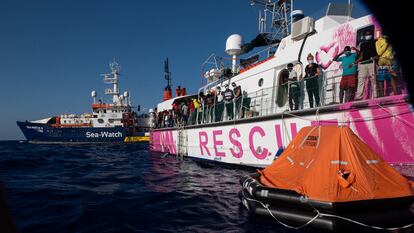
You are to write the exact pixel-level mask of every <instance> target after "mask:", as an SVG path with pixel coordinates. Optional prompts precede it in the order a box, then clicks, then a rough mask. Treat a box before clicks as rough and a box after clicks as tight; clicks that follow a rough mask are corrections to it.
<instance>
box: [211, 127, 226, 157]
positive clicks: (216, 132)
mask: <svg viewBox="0 0 414 233" xmlns="http://www.w3.org/2000/svg"><path fill="white" fill-rule="evenodd" d="M221 135H223V131H222V130H213V144H214V152H215V153H216V156H217V157H226V153H224V152H222V151H218V150H217V146H222V145H223V141H222V140H218V139H217V136H221Z"/></svg>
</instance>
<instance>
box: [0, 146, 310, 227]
mask: <svg viewBox="0 0 414 233" xmlns="http://www.w3.org/2000/svg"><path fill="white" fill-rule="evenodd" d="M0 153H1V157H0V177H1V178H2V179H3V180H4V183H5V189H6V194H7V197H8V205H9V207H10V209H11V212H12V215H13V217H14V219H15V222H16V224H17V226H18V228H19V229H20V230H21V231H22V232H279V233H291V232H295V233H304V232H310V231H305V230H301V231H297V230H290V229H287V228H284V227H282V226H280V225H277V224H275V223H273V222H272V221H271V220H263V219H259V218H256V217H254V216H249V214H248V213H247V211H246V210H245V209H244V207H243V206H242V205H241V204H240V200H239V198H238V192H239V190H240V185H239V178H240V177H241V176H243V175H246V174H249V173H251V172H253V171H254V169H251V168H241V167H235V166H225V165H219V164H216V163H209V162H203V161H195V160H190V159H180V158H176V157H175V156H165V157H163V154H158V153H151V152H149V148H148V145H147V144H125V145H124V144H112V145H111V144H108V145H106V144H96V145H94V144H91V145H81V146H80V145H32V144H24V143H17V142H0Z"/></svg>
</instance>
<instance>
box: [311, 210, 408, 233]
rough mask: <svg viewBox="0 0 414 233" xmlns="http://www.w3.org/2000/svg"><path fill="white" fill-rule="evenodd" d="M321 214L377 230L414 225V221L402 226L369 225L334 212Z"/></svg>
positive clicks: (396, 228)
mask: <svg viewBox="0 0 414 233" xmlns="http://www.w3.org/2000/svg"><path fill="white" fill-rule="evenodd" d="M319 216H321V217H331V218H339V219H342V220H345V221H348V222H352V223H355V224H357V225H361V226H364V227H369V228H373V229H376V230H385V231H395V230H401V229H406V228H409V227H412V226H414V223H410V224H408V225H405V226H401V227H379V226H372V225H368V224H365V223H362V222H358V221H355V220H352V219H350V218H346V217H342V216H339V215H334V214H324V213H319Z"/></svg>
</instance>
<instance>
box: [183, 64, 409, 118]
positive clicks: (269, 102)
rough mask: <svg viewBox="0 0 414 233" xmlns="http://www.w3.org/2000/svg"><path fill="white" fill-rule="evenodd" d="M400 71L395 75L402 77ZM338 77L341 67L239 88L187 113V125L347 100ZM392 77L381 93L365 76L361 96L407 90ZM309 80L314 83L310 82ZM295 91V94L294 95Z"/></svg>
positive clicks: (373, 96) (398, 92) (380, 95)
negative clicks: (236, 93)
mask: <svg viewBox="0 0 414 233" xmlns="http://www.w3.org/2000/svg"><path fill="white" fill-rule="evenodd" d="M400 74H401V73H400ZM400 74H398V75H399V76H401V75H400ZM341 78H342V71H341V69H333V70H326V71H324V72H322V74H321V75H320V76H318V77H310V78H305V79H302V80H299V81H289V82H287V83H285V84H283V85H281V86H272V87H268V88H262V89H260V90H257V91H254V92H249V93H247V92H246V91H243V90H242V94H241V96H240V97H236V98H234V99H233V101H230V102H225V101H223V102H219V103H217V102H215V103H214V104H213V105H212V106H207V105H203V104H201V105H200V107H199V109H196V110H195V111H194V112H192V113H190V115H189V118H188V121H187V123H186V125H199V124H208V123H214V122H222V121H233V120H237V119H241V118H252V117H259V116H267V115H272V114H277V113H282V112H286V111H291V112H294V111H300V110H302V109H309V108H311V107H312V105H313V108H316V107H321V106H328V105H333V104H339V103H341V102H346V101H347V99H345V98H346V97H347V96H348V95H347V93H346V92H345V93H344V95H343V101H340V82H341ZM373 80H375V78H374V79H373ZM391 80H393V82H394V83H393V84H392V82H388V83H386V84H385V85H384V88H383V92H382V93H379V91H378V89H377V88H376V87H375V85H372V83H370V82H369V81H370V80H369V79H367V81H366V85H365V87H364V99H367V98H376V97H382V96H384V95H390V94H391V92H392V94H394V95H395V94H400V93H401V92H405V91H406V90H405V87H406V86H405V84H404V83H403V81H402V79H401V78H398V79H391ZM311 83H313V85H310V84H311ZM374 84H377V85H378V82H377V81H375V82H374ZM357 85H358V82H357V79H356V87H355V90H354V91H352V94H354V96H355V92H356V89H357ZM292 86H296V87H298V88H296V90H294V89H295V88H291V87H292ZM371 87H372V88H371ZM311 88H312V89H311ZM293 91H294V92H293ZM309 92H311V93H313V96H315V95H316V96H319V104H317V103H316V102H317V101H316V100H314V101H309V100H310V98H309ZM394 92H396V93H394ZM295 94H296V95H298V96H297V98H296V97H295ZM216 99H217V98H216ZM296 102H297V104H296ZM312 102H313V104H312Z"/></svg>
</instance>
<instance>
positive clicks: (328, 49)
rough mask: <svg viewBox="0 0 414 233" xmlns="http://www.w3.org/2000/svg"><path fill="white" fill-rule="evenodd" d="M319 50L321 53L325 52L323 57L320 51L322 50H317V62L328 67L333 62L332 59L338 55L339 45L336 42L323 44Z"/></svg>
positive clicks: (323, 67) (323, 66)
mask: <svg viewBox="0 0 414 233" xmlns="http://www.w3.org/2000/svg"><path fill="white" fill-rule="evenodd" d="M319 50H320V51H321V53H322V52H323V55H324V56H323V57H322V55H321V54H320V53H319V52H320V51H318V52H316V54H315V59H316V62H317V63H318V64H319V65H320V66H321V67H322V69H327V68H328V67H329V66H330V65H331V64H332V59H333V58H334V57H336V55H338V53H339V47H338V46H337V44H336V42H332V43H329V44H328V45H324V46H321V47H320V48H319Z"/></svg>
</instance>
